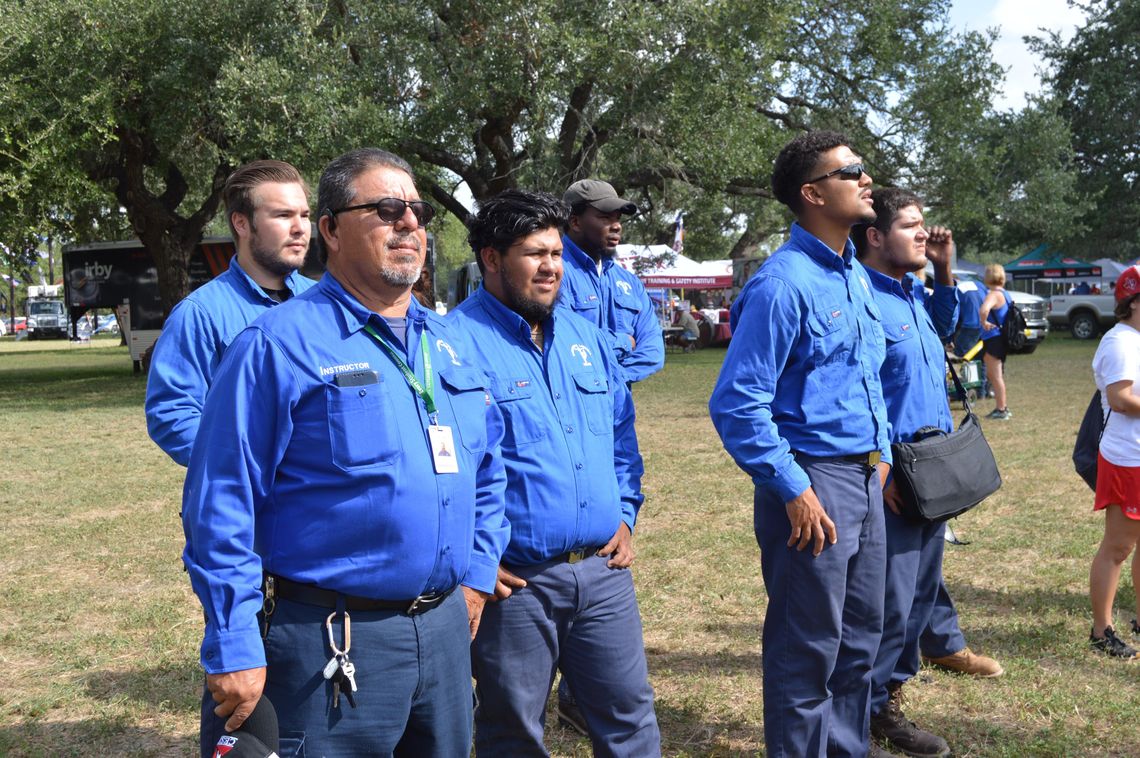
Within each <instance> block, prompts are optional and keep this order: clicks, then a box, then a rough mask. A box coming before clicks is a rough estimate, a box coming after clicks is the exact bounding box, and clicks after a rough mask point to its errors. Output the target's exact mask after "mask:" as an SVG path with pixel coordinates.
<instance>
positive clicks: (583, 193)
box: [562, 179, 637, 216]
mask: <svg viewBox="0 0 1140 758" xmlns="http://www.w3.org/2000/svg"><path fill="white" fill-rule="evenodd" d="M562 200H563V201H564V202H565V203H566V204H567V205H569V206H570V207H571V208H573V207H574V206H575V205H581V204H582V203H586V204H587V205H589V206H591V207H592V208H596V209H597V210H599V211H601V212H602V213H613V212H614V211H621V212H622V213H624V214H626V215H629V216H632V215H633V214H634V213H637V206H636V205H634V204H633V203H631V202H630V201H628V200H626V199H624V198H621V197H618V193H617V190H615V189H614V188H613V185H611V184H610V183H609V182H603V181H600V180H598V179H582V180H581V181H577V182H574V183H573V184H571V185H570V186H569V188H567V190H566V193H565V194H563V195H562Z"/></svg>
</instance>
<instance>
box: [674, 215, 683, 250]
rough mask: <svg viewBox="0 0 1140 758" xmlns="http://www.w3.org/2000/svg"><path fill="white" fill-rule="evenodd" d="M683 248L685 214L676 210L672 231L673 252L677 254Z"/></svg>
mask: <svg viewBox="0 0 1140 758" xmlns="http://www.w3.org/2000/svg"><path fill="white" fill-rule="evenodd" d="M684 249H685V214H684V213H683V212H682V211H677V222H676V230H675V231H674V232H673V252H674V253H676V254H677V255H680V254H681V251H682V250H684Z"/></svg>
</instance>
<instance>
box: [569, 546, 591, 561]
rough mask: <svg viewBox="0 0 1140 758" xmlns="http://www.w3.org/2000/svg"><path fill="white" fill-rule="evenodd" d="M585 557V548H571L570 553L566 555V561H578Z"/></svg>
mask: <svg viewBox="0 0 1140 758" xmlns="http://www.w3.org/2000/svg"><path fill="white" fill-rule="evenodd" d="M585 559H586V550H585V549H584V548H583V549H582V550H571V551H570V554H569V555H567V556H566V562H567V563H578V562H579V561H584V560H585Z"/></svg>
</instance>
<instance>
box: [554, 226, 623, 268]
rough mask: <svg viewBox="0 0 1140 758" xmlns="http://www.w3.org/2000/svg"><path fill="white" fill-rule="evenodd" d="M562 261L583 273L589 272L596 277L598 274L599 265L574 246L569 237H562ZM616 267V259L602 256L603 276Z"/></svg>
mask: <svg viewBox="0 0 1140 758" xmlns="http://www.w3.org/2000/svg"><path fill="white" fill-rule="evenodd" d="M562 260H563V261H564V262H566V261H568V262H569V263H571V264H572V265H573V266H574V268H577V269H581V270H582V271H589V272H590V273H591V274H593V275H594V276H599V274H598V264H597V263H595V262H594V259H593V258H591V257H590V256H589V254H588V253H586V251H584V250H583V249H582V248H580V247H578V246H577V245H575V244H574V241H573V240H571V239H570V237H569V236H568V235H565V234H563V235H562ZM613 265H615V263H614V259H613V258H612V257H610V256H608V255H603V256H602V275H604V274H605V272H607V271H609V270H610V267H611V266H613Z"/></svg>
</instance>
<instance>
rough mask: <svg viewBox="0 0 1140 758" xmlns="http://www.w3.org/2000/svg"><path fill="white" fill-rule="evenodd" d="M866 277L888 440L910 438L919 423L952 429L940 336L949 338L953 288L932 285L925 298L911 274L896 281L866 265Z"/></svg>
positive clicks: (955, 293) (953, 315)
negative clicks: (881, 352)
mask: <svg viewBox="0 0 1140 758" xmlns="http://www.w3.org/2000/svg"><path fill="white" fill-rule="evenodd" d="M867 276H869V277H870V279H871V286H872V288H873V289H874V293H875V302H876V303H877V304H878V306H879V312H880V313H882V314H883V332H884V334H885V335H886V340H887V357H886V360H885V361H884V362H883V368H882V371H881V372H880V376H881V377H882V380H883V398H884V400H885V401H886V403H887V418H889V419H890V422H891V442H910V441H911V440H913V439H914V433H915V432H917V431H918V430H919V429H920V428H922V427H924V426H937V427H938V428H939V429H941V430H942V431H944V432H951V431H953V430H954V419H953V417H952V416H951V414H950V404H949V402H948V401H947V398H946V349H945V348H944V347H943V346H942V338H943V337H949V335H950V333H951V332H952V331H953V329H954V323H955V322H956V321H957V319H958V290H956V289H954V288H953V287H950V286H946V285H942V284H936V285H935V286H934V295H933V297H931V296H928V295H927V294H926V290H925V289H924V288H923V286H922V282H920V281H919V280H918V278H917V277H915V276H914V274H907V275H906V276H905V277H903V280H902V282H899V280H898V279H894V278H892V277H889V276H887V275H885V274H881V273H879V272H878V271H875V270H874V269H870V268H868V269H867Z"/></svg>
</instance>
